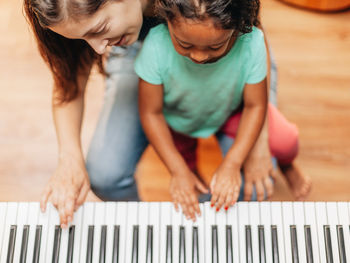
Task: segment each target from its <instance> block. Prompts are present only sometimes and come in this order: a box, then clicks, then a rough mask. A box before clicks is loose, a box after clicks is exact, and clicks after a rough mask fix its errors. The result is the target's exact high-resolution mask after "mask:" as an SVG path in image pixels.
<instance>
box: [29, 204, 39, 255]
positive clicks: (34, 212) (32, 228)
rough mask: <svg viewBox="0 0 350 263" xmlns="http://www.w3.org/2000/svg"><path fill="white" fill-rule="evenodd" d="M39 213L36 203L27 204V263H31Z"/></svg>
mask: <svg viewBox="0 0 350 263" xmlns="http://www.w3.org/2000/svg"><path fill="white" fill-rule="evenodd" d="M39 213H40V204H39V203H38V202H35V203H29V212H28V225H29V236H28V249H27V262H33V252H34V245H35V233H36V227H37V225H38V220H39Z"/></svg>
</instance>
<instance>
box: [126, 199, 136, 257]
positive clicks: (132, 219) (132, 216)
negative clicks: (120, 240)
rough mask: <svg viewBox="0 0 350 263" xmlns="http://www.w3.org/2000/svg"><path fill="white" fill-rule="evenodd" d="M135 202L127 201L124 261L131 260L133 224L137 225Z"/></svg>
mask: <svg viewBox="0 0 350 263" xmlns="http://www.w3.org/2000/svg"><path fill="white" fill-rule="evenodd" d="M137 208H138V207H137V202H128V215H127V225H126V232H127V236H126V250H125V257H126V261H125V262H133V261H132V257H133V241H134V240H133V233H134V226H138V211H137Z"/></svg>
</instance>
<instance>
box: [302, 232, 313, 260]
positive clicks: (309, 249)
mask: <svg viewBox="0 0 350 263" xmlns="http://www.w3.org/2000/svg"><path fill="white" fill-rule="evenodd" d="M304 232H305V249H306V260H307V263H313V262H314V256H313V251H312V239H311V227H310V226H309V225H306V226H304Z"/></svg>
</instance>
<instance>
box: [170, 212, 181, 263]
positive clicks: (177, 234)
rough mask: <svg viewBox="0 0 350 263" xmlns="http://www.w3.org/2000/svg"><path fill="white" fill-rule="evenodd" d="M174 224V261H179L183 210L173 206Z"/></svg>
mask: <svg viewBox="0 0 350 263" xmlns="http://www.w3.org/2000/svg"><path fill="white" fill-rule="evenodd" d="M171 214H172V224H173V262H179V251H180V250H179V248H180V247H179V244H180V226H182V224H183V223H182V210H181V207H180V206H179V211H176V210H175V207H174V206H172V212H171Z"/></svg>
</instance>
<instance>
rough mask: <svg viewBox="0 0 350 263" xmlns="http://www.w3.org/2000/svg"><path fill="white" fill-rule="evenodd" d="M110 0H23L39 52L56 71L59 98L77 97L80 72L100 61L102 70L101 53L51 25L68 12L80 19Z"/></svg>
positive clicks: (62, 100)
mask: <svg viewBox="0 0 350 263" xmlns="http://www.w3.org/2000/svg"><path fill="white" fill-rule="evenodd" d="M107 1H108V0H84V1H79V0H69V1H65V0H24V11H25V13H26V16H27V20H28V22H29V24H30V25H31V27H32V30H33V32H34V35H35V37H36V40H37V44H38V48H39V51H40V54H41V56H42V57H43V59H44V61H45V62H46V63H47V64H48V65H49V67H50V69H51V72H52V74H53V78H54V81H55V86H56V89H57V91H58V94H59V98H58V99H59V102H69V101H71V100H73V99H74V98H76V97H77V95H78V93H79V88H78V82H77V79H78V74H79V72H80V71H82V70H83V69H84V68H86V66H88V65H91V64H92V63H94V62H97V63H98V65H99V68H100V71H101V72H103V67H102V57H101V56H100V55H98V54H96V53H95V52H94V50H93V49H92V48H91V47H90V46H89V45H88V44H87V43H86V42H85V41H84V40H79V39H68V38H65V37H63V36H61V35H59V34H57V33H55V32H53V31H51V30H50V29H48V27H49V26H53V25H55V24H58V23H60V22H61V21H63V20H64V19H65V18H66V17H67V16H69V17H70V18H71V17H72V18H75V19H78V18H79V17H81V16H84V15H91V14H94V13H95V12H96V11H97V10H98V9H99V8H100V7H101V6H102V5H103V4H105V3H106V2H107ZM63 2H64V4H65V6H64V7H63Z"/></svg>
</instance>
